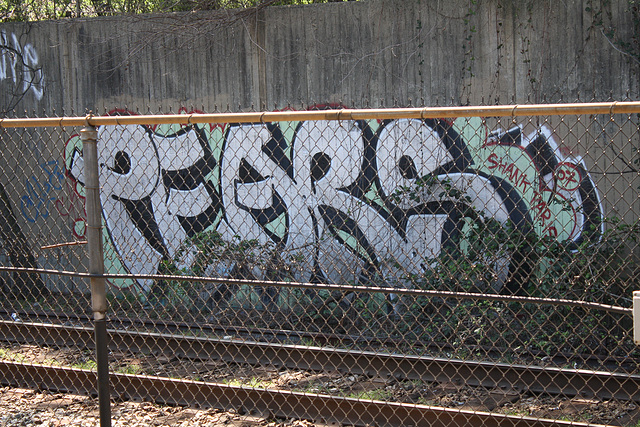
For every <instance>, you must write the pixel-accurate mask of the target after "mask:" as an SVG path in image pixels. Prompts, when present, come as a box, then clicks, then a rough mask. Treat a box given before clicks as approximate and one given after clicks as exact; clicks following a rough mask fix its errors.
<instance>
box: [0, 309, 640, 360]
mask: <svg viewBox="0 0 640 427" xmlns="http://www.w3.org/2000/svg"><path fill="white" fill-rule="evenodd" d="M14 313H15V314H17V315H18V317H19V318H20V319H22V321H24V322H28V323H41V324H51V323H52V322H53V324H56V325H66V326H69V325H71V326H73V325H75V326H78V325H80V326H85V325H89V324H90V323H91V318H90V317H89V316H87V315H78V314H62V313H55V312H33V311H26V310H18V311H16V310H5V309H2V308H0V320H3V319H4V320H8V321H11V320H13V319H12V315H13V314H14ZM109 324H110V325H111V329H114V330H115V329H119V330H128V331H131V330H137V331H139V330H140V329H139V328H140V327H144V328H146V332H159V333H169V334H181V335H185V334H187V335H188V334H192V333H193V332H194V331H197V332H204V333H208V334H209V336H210V337H216V336H229V335H232V336H234V337H237V338H242V339H246V340H250V341H260V342H265V341H267V342H268V343H270V344H283V343H284V344H296V343H299V342H301V341H302V340H304V339H310V340H312V341H313V342H314V343H317V345H318V346H335V345H336V344H338V345H356V346H362V345H364V346H368V347H369V348H372V346H379V347H380V346H382V347H384V346H387V348H389V347H388V346H392V347H400V346H405V345H410V346H412V347H413V348H423V349H431V350H435V351H438V352H452V351H455V346H453V345H451V344H450V343H447V342H441V341H430V342H427V343H425V342H422V341H415V340H411V341H409V340H406V339H400V338H393V337H390V336H386V337H385V336H375V335H362V334H357V335H354V334H340V333H327V332H316V331H301V330H291V329H272V328H261V327H244V326H237V325H221V324H212V323H206V322H205V323H200V322H195V323H188V322H181V321H173V320H159V319H151V318H145V317H136V318H131V317H120V316H110V317H109ZM143 332H145V331H143ZM468 348H469V350H471V351H481V352H483V353H484V354H486V355H487V356H489V360H492V359H491V357H493V358H494V359H496V360H499V358H500V357H501V356H502V355H504V354H506V353H517V355H518V356H520V357H531V358H532V359H535V358H542V357H550V359H549V362H548V366H570V365H573V362H579V363H580V364H581V365H583V366H584V367H585V369H587V367H591V368H592V370H595V371H598V370H602V368H600V367H601V366H604V365H612V367H611V369H612V370H614V369H616V368H620V369H622V370H623V371H624V369H625V368H624V366H625V365H628V367H629V368H631V365H635V362H634V360H633V359H632V358H629V357H624V356H612V355H610V354H598V353H589V354H584V353H571V352H554V354H553V355H552V356H550V355H549V354H548V353H546V352H544V351H541V350H533V349H522V348H520V349H518V350H517V351H514V350H513V349H512V348H507V347H497V346H486V345H469V346H468ZM490 355H493V356H490ZM631 369H634V368H631Z"/></svg>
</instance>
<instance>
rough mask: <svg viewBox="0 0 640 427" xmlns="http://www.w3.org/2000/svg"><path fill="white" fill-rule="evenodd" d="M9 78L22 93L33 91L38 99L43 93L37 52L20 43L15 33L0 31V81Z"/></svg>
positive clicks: (42, 78) (42, 74) (41, 73)
mask: <svg viewBox="0 0 640 427" xmlns="http://www.w3.org/2000/svg"><path fill="white" fill-rule="evenodd" d="M3 80H10V81H11V82H12V83H13V85H14V86H15V87H16V88H19V89H21V90H22V93H23V94H26V93H28V92H31V93H33V96H34V97H35V98H36V99H37V100H38V101H39V100H41V99H42V97H43V95H44V72H43V71H42V67H41V66H40V65H39V64H38V52H37V51H36V49H35V48H34V47H33V45H31V43H26V44H24V45H22V44H21V43H20V41H19V40H18V36H16V34H15V33H10V34H7V32H6V31H5V30H1V31H0V81H3Z"/></svg>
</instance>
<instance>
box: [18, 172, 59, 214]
mask: <svg viewBox="0 0 640 427" xmlns="http://www.w3.org/2000/svg"><path fill="white" fill-rule="evenodd" d="M39 166H40V168H41V169H42V172H43V175H42V176H40V177H36V176H31V177H29V178H27V179H26V180H25V190H26V194H24V195H23V196H22V197H21V198H20V212H22V215H23V216H24V218H25V219H26V220H27V221H29V222H36V221H37V220H38V219H46V218H48V217H49V213H50V211H51V208H52V206H53V205H54V203H56V197H55V191H54V190H61V189H62V185H63V184H64V182H65V179H64V166H63V165H62V162H61V161H59V160H50V161H45V162H42V163H40V165H39Z"/></svg>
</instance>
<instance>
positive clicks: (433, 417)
mask: <svg viewBox="0 0 640 427" xmlns="http://www.w3.org/2000/svg"><path fill="white" fill-rule="evenodd" d="M96 382H97V375H96V373H95V371H91V370H85V369H75V368H64V367H58V366H43V365H26V364H21V363H16V362H9V361H0V383H1V384H2V385H8V386H21V387H24V386H28V387H32V388H37V389H45V390H52V391H57V392H66V393H76V394H85V395H91V396H95V395H96V394H97V391H96V386H95V384H96ZM110 382H111V390H112V394H113V396H117V397H118V398H120V399H122V400H132V399H133V400H146V401H149V400H151V401H154V402H156V403H160V404H170V405H187V406H194V405H197V406H198V407H200V408H216V409H221V410H235V411H237V412H239V413H248V414H250V415H268V416H280V417H287V418H291V417H295V418H298V419H310V420H316V421H319V422H324V423H337V424H345V423H346V424H352V425H358V426H365V425H387V426H406V425H425V424H428V425H430V426H433V427H436V426H451V425H483V426H486V427H490V426H513V427H533V426H551V425H553V426H587V425H589V426H595V425H594V424H584V423H574V422H568V421H559V420H546V419H542V418H533V417H518V416H511V415H503V414H493V413H486V412H477V411H466V410H455V409H449V408H442V407H434V406H426V405H414V404H403V403H394V402H382V401H376V400H360V399H354V398H346V397H335V396H328V395H322V394H314V393H300V392H292V391H282V390H270V389H264V388H249V387H240V386H231V385H226V384H218V383H210V382H202V381H186V380H178V379H170V378H164V377H154V376H139V375H129V374H111V376H110ZM148 390H153V391H154V393H153V394H152V395H151V394H149V393H148V392H147V391H148Z"/></svg>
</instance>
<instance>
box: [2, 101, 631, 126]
mask: <svg viewBox="0 0 640 427" xmlns="http://www.w3.org/2000/svg"><path fill="white" fill-rule="evenodd" d="M634 113H640V102H636V101H634V102H597V103H580V104H578V103H575V104H529V105H498V106H475V107H425V108H388V109H334V110H309V111H289V110H288V111H272V112H252V113H216V114H197V113H194V114H162V115H143V114H136V115H130V116H95V115H93V114H88V115H86V116H84V117H50V118H4V119H0V128H15V127H58V126H61V127H62V126H102V125H143V124H148V125H160V124H184V125H188V124H192V123H266V122H280V121H320V120H375V119H378V120H391V119H402V118H406V119H429V118H433V119H435V118H457V117H520V116H540V115H584V114H608V115H614V114H634Z"/></svg>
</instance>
